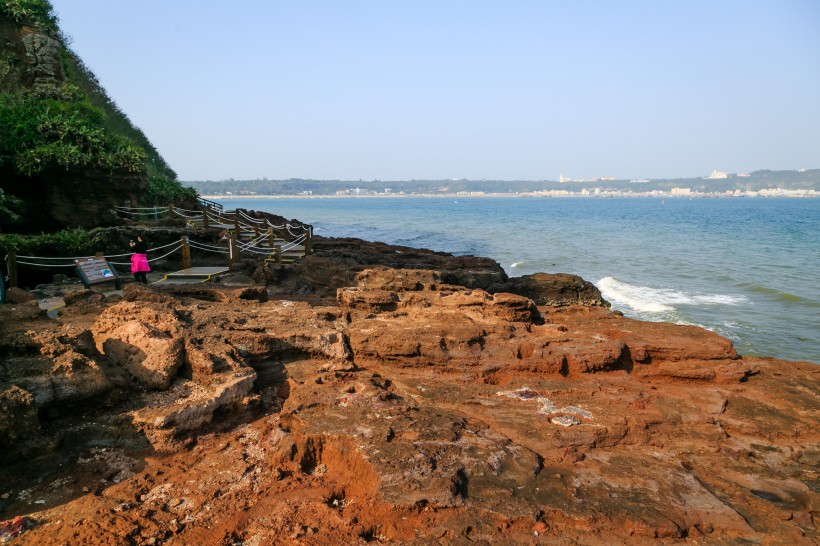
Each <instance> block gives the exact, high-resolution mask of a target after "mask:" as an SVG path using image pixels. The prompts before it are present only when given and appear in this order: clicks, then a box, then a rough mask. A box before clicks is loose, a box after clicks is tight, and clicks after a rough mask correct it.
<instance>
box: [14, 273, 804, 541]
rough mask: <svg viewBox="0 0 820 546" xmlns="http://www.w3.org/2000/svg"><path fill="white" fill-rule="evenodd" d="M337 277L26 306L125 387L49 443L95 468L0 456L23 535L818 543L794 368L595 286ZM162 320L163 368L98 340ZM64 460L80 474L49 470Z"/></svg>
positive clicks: (431, 276) (148, 338) (158, 333)
mask: <svg viewBox="0 0 820 546" xmlns="http://www.w3.org/2000/svg"><path fill="white" fill-rule="evenodd" d="M350 284H351V286H349V287H343V288H339V289H338V291H337V300H336V301H335V302H334V301H333V300H330V299H327V298H322V297H317V296H316V295H311V296H309V297H308V296H305V297H304V298H303V299H302V300H301V301H300V300H298V299H294V298H290V299H283V298H282V297H281V296H276V297H268V294H267V293H266V292H265V290H264V289H261V288H259V287H253V288H237V289H225V288H219V287H216V286H212V287H204V286H197V287H179V288H161V287H156V288H154V287H149V288H145V287H136V286H135V287H133V288H130V287H129V288H128V289H127V290H126V291H125V294H124V297H123V300H122V301H119V302H117V301H112V300H106V301H101V302H98V303H97V304H96V305H97V306H98V307H97V310H96V311H93V310H92V304H90V303H85V304H83V305H82V306H79V305H80V304H77V307H76V308H75V309H74V311H71V308H69V309H68V310H66V313H65V314H64V315H62V316H61V318H59V319H58V321H59V320H65V319H66V318H69V317H70V319H71V320H72V322H74V323H88V324H89V325H90V326H89V329H88V330H86V333H85V334H77V333H76V332H74V331H72V330H69V329H64V330H60V329H57V330H56V331H54V333H53V334H46V333H45V332H46V331H51V330H52V329H53V327H52V329H49V328H47V327H45V324H44V323H42V322H38V321H41V320H42V319H40V318H37V317H38V316H37V315H35V316H33V319H34V323H33V324H35V325H36V326H37V328H38V329H40V332H41V333H38V334H36V335H34V334H32V335H30V336H27V337H26V336H23V337H21V338H20V339H21V340H24V342H23V341H21V343H22V345H21V346H28V345H26V344H29V345H30V346H31V347H33V348H34V349H36V350H37V353H38V354H39V355H40V357H41V358H47V359H52V362H54V363H56V362H57V360H58V359H60V358H66V357H65V356H62V355H66V354H73V353H69V351H68V349H67V348H72V350H73V351H74V352H75V353H77V354H80V355H82V354H86V355H87V354H95V353H94V352H93V351H97V347H101V348H102V349H103V350H105V351H106V353H105V354H102V353H99V352H97V353H96V354H97V355H98V356H97V357H95V358H100V359H102V360H103V361H106V360H107V359H108V358H109V357H114V358H113V360H112V362H111V363H110V364H108V365H103V366H102V369H103V370H104V371H105V372H106V376H107V377H109V378H111V381H112V383H113V384H114V387H113V388H114V389H115V390H122V391H124V392H127V393H128V396H127V397H124V398H123V399H122V401H121V402H119V403H118V404H115V405H114V406H112V407H111V408H110V409H107V410H106V409H104V408H99V409H98V410H97V411H99V412H100V413H99V414H98V416H97V417H95V418H94V421H102V422H108V421H106V418H105V415H106V414H107V413H106V412H113V413H114V414H116V415H117V416H118V417H117V418H116V419H114V421H113V422H116V423H120V425H119V426H120V428H118V429H116V430H117V432H116V434H117V435H116V436H112V438H113V437H116V438H118V440H117V441H116V442H113V443H112V445H113V446H114V447H111V448H108V450H107V451H105V452H102V451H99V450H97V451H94V450H95V449H98V448H96V447H91V446H87V447H85V448H82V446H80V447H79V448H77V449H85V451H81V452H80V455H79V457H75V458H74V459H73V461H92V460H93V461H95V462H94V464H96V465H99V466H97V467H95V468H98V469H99V475H85V474H83V473H82V469H83V468H85V467H83V465H86V464H91V463H88V462H72V464H71V465H69V466H68V467H58V466H57V465H51V466H49V467H48V470H47V471H46V470H43V471H42V472H43V473H44V474H45V475H44V476H41V477H40V478H38V479H39V482H37V483H39V484H40V485H37V483H32V482H27V483H25V484H23V483H19V482H14V481H12V482H9V481H8V476H7V477H6V478H4V479H6V481H5V482H4V481H3V480H2V479H0V490H3V491H10V492H11V496H10V497H9V500H8V502H7V503H6V504H0V515H2V516H3V517H6V516H7V515H9V514H10V513H11V512H12V511H14V512H21V511H23V510H24V509H26V508H27V507H28V508H27V509H28V510H31V509H33V508H34V507H33V506H32V507H30V506H29V505H28V504H26V503H27V502H31V499H33V498H42V499H43V504H42V506H39V507H37V509H38V511H37V512H35V513H34V514H33V517H35V518H36V519H37V520H38V521H41V522H43V523H42V524H41V525H40V526H38V527H35V528H33V529H30V530H28V531H27V532H26V537H27V538H26V540H28V541H32V542H43V543H45V544H49V543H63V542H76V541H83V540H85V541H92V540H94V541H103V542H104V541H110V542H112V543H113V542H117V540H118V538H119V537H121V536H126V535H127V536H129V537H131V538H130V540H132V541H133V542H135V543H145V542H149V541H150V540H151V539H155V540H154V541H155V542H157V541H158V540H159V539H156V537H163V538H162V539H161V540H162V541H167V542H179V543H201V544H212V543H219V542H221V541H223V540H224V538H225V537H226V536H229V537H231V538H230V540H233V541H234V542H235V541H256V542H259V543H269V542H277V541H281V540H285V541H287V540H290V541H292V542H294V543H298V542H304V543H316V544H319V543H366V542H368V541H374V540H377V541H393V542H397V543H408V544H429V543H467V542H483V543H505V544H532V543H533V541H534V540H535V541H536V542H537V541H538V540H541V539H543V540H544V542H558V543H561V542H562V541H563V542H564V543H583V544H612V543H628V544H650V543H651V544H657V543H664V544H678V543H680V544H684V543H688V542H690V541H692V540H693V539H694V540H697V542H698V543H702V544H726V543H733V542H767V541H768V542H772V543H783V544H786V543H789V544H801V543H810V542H811V541H816V540H817V539H818V531H817V528H816V523H815V518H816V514H817V508H816V507H817V503H818V500H820V498H818V493H817V491H816V483H815V482H816V479H817V476H816V468H817V463H818V461H820V450H818V448H817V446H818V445H820V433H819V432H818V430H820V426H818V424H820V411H819V410H818V408H817V403H816V399H817V397H818V381H817V378H818V371H819V370H818V366H817V365H815V364H809V363H791V362H783V361H778V360H774V359H762V358H752V357H742V356H740V355H738V354H737V353H736V352H735V350H734V348H733V347H732V344H731V343H730V342H729V341H728V340H726V339H725V338H722V337H721V336H719V335H717V334H715V333H713V332H709V331H706V330H703V329H700V328H696V327H691V326H681V325H674V324H664V323H646V322H641V321H637V320H633V319H629V318H626V317H624V316H622V315H620V314H619V313H615V312H612V311H610V310H609V309H607V308H606V307H605V306H602V305H562V306H553V305H540V306H539V305H536V303H535V302H534V301H533V300H532V299H530V298H527V297H524V296H521V295H515V294H511V293H507V292H495V293H490V292H488V291H485V290H484V289H481V288H476V287H471V288H468V287H464V286H457V285H454V284H451V283H449V282H448V278H447V276H446V275H445V274H444V273H442V272H441V271H437V270H435V269H429V268H410V269H392V268H389V267H377V268H369V269H363V270H361V271H360V272H358V274H357V275H356V276H355V277H354V278H352V279H351V283H350ZM3 307H8V306H3ZM2 311H3V309H0V312H2ZM71 312H73V313H75V314H71ZM78 313H83V314H84V315H80V314H78ZM83 317H85V318H83ZM133 322H138V323H139V324H141V325H142V327H143V328H144V330H139V331H137V330H132V328H133V326H132V323H133ZM64 328H67V327H64ZM73 332H74V333H73ZM135 332H136V333H135ZM147 332H151V333H147ZM19 333H20V332H19V331H18V334H19ZM92 333H93V335H94V337H93V340H92V339H91V334H92ZM138 334H139V335H138ZM15 335H17V334H15ZM163 336H165V337H167V339H173V340H176V341H179V342H180V343H181V344H182V346H181V348H179V349H178V350H179V354H181V355H182V356H181V357H180V358H181V362H182V364H181V365H179V367H175V366H176V362H177V360H176V359H177V357H176V356H170V355H176V354H177V352H176V351H177V349H174V350H173V351H171V350H169V346H170V345H169V344H168V343H165V345H163V344H162V343H160V345H161V346H162V347H164V348H163V349H162V350H161V351H159V353H158V354H161V355H165V356H163V357H162V358H159V356H157V357H156V359H157V361H163V362H167V363H169V367H168V368H164V369H167V370H169V371H168V376H169V377H170V378H171V381H170V383H169V385H168V387H167V389H166V388H165V387H164V386H163V385H164V382H161V384H155V385H154V386H152V387H151V388H147V387H148V385H149V384H148V383H146V382H145V380H144V379H140V376H138V375H137V374H133V377H132V375H130V374H132V373H133V371H134V370H136V369H137V368H135V367H134V366H133V364H134V361H133V360H129V359H128V358H130V357H128V358H126V357H123V356H122V355H120V353H118V352H117V350H116V348H115V349H114V350H112V353H111V355H109V354H108V352H107V349H106V347H107V346H106V341H109V340H112V339H115V340H120V341H121V342H122V343H123V344H131V345H135V346H138V348H139V349H140V350H142V351H146V349H149V346H150V345H152V344H153V343H154V342H155V341H157V340H161V339H164V337H163ZM57 338H59V339H63V340H64V341H63V342H62V343H63V344H62V345H58V344H53V345H52V342H51V341H46V340H47V339H48V340H50V339H57ZM7 339H10V338H7ZM37 340H40V341H37ZM83 340H85V342H83ZM38 343H39V344H40V345H38ZM143 344H144V345H143ZM40 346H48V347H52V346H53V347H54V349H53V350H50V352H49V351H47V352H46V353H43V352H42V351H41V350H40V349H39V347H40ZM5 347H10V345H9V344H8V343H7V344H6V345H5ZM61 347H62V348H61ZM6 350H7V351H8V350H9V349H6ZM89 351H91V352H90V353H89ZM122 354H124V355H130V353H128V352H127V351H124V352H123V353H122ZM146 354H147V353H146ZM74 358H75V359H76V358H79V357H74ZM171 362H174V364H173V365H171V364H170V363H171ZM81 364H82V365H83V366H85V364H83V363H82V362H81ZM52 365H53V364H52ZM116 370H122V371H128V372H129V373H128V374H126V375H125V376H124V377H120V379H118V380H115V376H116V373H115V372H116ZM172 370H173V371H172ZM4 389H6V390H0V392H2V393H5V394H0V404H3V405H2V407H4V408H5V407H7V406H8V407H9V408H17V409H15V410H14V411H16V412H17V413H16V414H15V415H19V416H20V417H19V418H20V419H22V420H23V421H24V422H27V423H29V424H30V425H31V427H30V428H31V429H32V430H33V431H34V432H36V431H35V430H34V424H35V423H34V421H33V416H34V415H35V414H33V413H32V407H33V406H32V403H33V398H34V396H33V395H32V394H30V393H28V392H26V391H25V389H24V388H23V387H19V386H17V385H16V384H15V385H13V386H12V385H8V384H6V386H5V387H4ZM14 389H17V390H14ZM4 401H7V402H4ZM5 423H7V421H2V420H0V435H3V434H5V437H7V438H11V437H12V436H11V429H10V427H9V426H8V425H6V424H5ZM4 427H5V428H4ZM53 427H54V425H53V424H52V425H51V426H50V428H49V430H50V431H51V430H53V429H54V428H53ZM128 427H133V430H130V432H129V429H128ZM129 435H132V436H134V435H136V436H134V437H135V438H137V439H139V438H145V439H147V440H148V441H149V442H150V443H151V447H150V449H148V450H146V448H145V447H143V448H141V450H140V451H138V450H136V449H134V448H129V447H128V446H129V445H140V444H139V443H138V442H137V440H132V441H131V443H130V444H129V443H127V442H124V441H123V440H122V438H126V437H131V436H129ZM46 436H47V434H45V433H43V437H46ZM75 436H76V434H75ZM68 437H72V435H71V434H68ZM15 438H16V437H15ZM94 441H95V442H99V441H100V436H95V439H94ZM63 449H66V447H63ZM55 453H59V450H58V451H56V452H55ZM140 460H142V461H143V462H140ZM16 464H17V465H20V464H23V463H16ZM9 468H10V470H11V471H14V470H15V469H16V468H17V467H9ZM72 468H73V470H72ZM125 470H127V472H125ZM72 472H73V474H72ZM14 475H15V476H19V475H22V474H20V473H19V472H18V473H15V474H14ZM77 475H79V476H86V477H84V478H83V480H84V481H83V482H82V483H83V484H84V486H85V487H86V488H87V489H88V490H89V491H95V492H96V493H88V494H85V493H83V492H82V491H81V489H80V483H76V482H71V481H65V482H63V481H61V480H63V479H67V478H66V477H67V476H77ZM100 476H108V477H109V478H111V481H101V478H100ZM191 476H196V477H197V479H196V481H192V480H191ZM75 479H76V478H75ZM47 484H64V485H59V486H55V487H51V486H49V485H47ZM23 492H25V494H24V493H23ZM91 514H96V515H98V516H97V517H99V518H100V519H99V520H97V519H93V521H95V522H96V523H95V524H94V525H91V524H89V523H88V522H90V521H92V519H90V518H89V516H90V515H91ZM57 521H59V522H61V523H60V525H54V524H53V523H52V522H57ZM81 522H84V523H81ZM283 537H284V539H283Z"/></svg>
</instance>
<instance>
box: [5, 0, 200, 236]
mask: <svg viewBox="0 0 820 546" xmlns="http://www.w3.org/2000/svg"><path fill="white" fill-rule="evenodd" d="M67 43H68V40H67V39H66V37H65V36H63V35H62V33H61V32H60V31H59V28H58V27H57V18H56V16H55V15H54V12H53V9H52V6H51V4H50V3H49V2H48V1H47V0H0V44H2V45H1V46H0V47H2V50H0V181H2V182H0V183H1V184H2V189H3V190H4V202H5V203H6V205H5V206H4V208H8V209H9V211H12V212H14V215H11V214H9V215H5V214H4V215H2V216H0V229H1V230H9V229H14V230H16V231H43V230H49V229H58V228H65V227H76V226H82V227H90V226H96V225H101V224H106V223H111V222H114V221H116V219H115V215H114V213H113V212H112V211H113V209H114V207H116V206H117V205H123V204H137V203H141V204H144V205H155V204H168V203H189V202H191V201H192V200H194V199H195V198H196V192H195V191H194V190H192V189H190V188H183V187H182V186H181V185H180V184H179V182H178V181H177V177H176V173H175V172H174V171H173V170H172V169H171V168H170V167H169V166H168V164H167V163H166V162H165V161H164V159H163V158H162V157H161V156H160V154H159V153H158V152H157V150H156V149H155V148H154V147H153V146H152V145H151V143H150V142H149V141H148V139H147V138H146V136H145V135H144V134H143V132H142V131H140V130H139V129H138V128H136V127H134V125H133V124H132V123H131V121H130V120H129V119H128V117H127V116H126V115H125V114H124V113H123V112H122V111H121V110H120V109H119V108H118V107H117V105H116V104H115V103H114V101H113V100H111V99H110V97H108V95H107V94H106V92H105V91H104V90H103V88H102V86H101V85H100V84H99V82H98V81H97V79H96V77H95V76H94V74H93V73H92V72H91V71H90V70H89V69H88V68H87V67H86V66H85V65H84V64H83V62H82V60H81V59H79V57H77V55H75V54H74V53H73V52H72V51H71V50H70V49H69V48H68V47H67V45H66V44H67ZM9 207H12V208H9ZM15 215H16V216H15Z"/></svg>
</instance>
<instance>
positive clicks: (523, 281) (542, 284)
mask: <svg viewBox="0 0 820 546" xmlns="http://www.w3.org/2000/svg"><path fill="white" fill-rule="evenodd" d="M487 290H488V291H489V292H492V293H495V292H512V293H513V294H519V295H521V296H525V297H527V298H530V299H531V300H532V301H534V302H535V304H536V305H550V306H555V307H562V306H566V305H600V306H603V307H609V306H610V304H609V302H608V301H606V300H605V299H604V298H603V296H601V291H600V290H598V288H597V287H596V286H595V285H594V284H592V283H591V282H589V281H585V280H584V279H582V278H581V277H579V276H578V275H568V274H566V273H535V274H533V275H523V276H521V277H511V278H509V279H507V281H506V282H502V283H499V284H495V285H492V286H490V287H489V288H488V289H487Z"/></svg>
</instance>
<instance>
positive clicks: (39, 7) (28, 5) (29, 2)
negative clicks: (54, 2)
mask: <svg viewBox="0 0 820 546" xmlns="http://www.w3.org/2000/svg"><path fill="white" fill-rule="evenodd" d="M0 13H2V14H4V15H6V16H8V17H9V18H10V19H12V20H14V21H15V22H17V23H34V24H37V25H39V26H41V27H43V28H47V29H49V30H55V29H56V28H57V17H56V16H55V15H54V12H53V10H52V7H51V4H50V3H49V2H48V1H47V0H0Z"/></svg>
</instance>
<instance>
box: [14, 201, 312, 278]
mask: <svg viewBox="0 0 820 546" xmlns="http://www.w3.org/2000/svg"><path fill="white" fill-rule="evenodd" d="M119 209H127V207H118V211H119V212H133V213H135V214H154V211H155V210H156V211H157V213H159V212H160V208H159V207H157V208H156V209H154V208H153V207H139V208H137V207H135V208H133V209H131V210H119ZM145 210H147V211H150V212H148V213H141V212H139V211H145ZM169 211H172V212H173V213H174V214H176V215H179V216H182V217H184V218H188V219H190V218H203V219H206V218H207V219H211V220H212V221H214V222H217V223H222V222H225V223H226V224H228V225H231V226H232V227H233V228H234V229H229V233H232V235H231V236H230V239H229V240H228V246H227V247H225V246H222V245H218V244H208V243H205V242H202V241H194V240H191V239H190V238H189V237H183V238H182V240H180V241H172V242H170V243H168V244H165V245H161V246H158V247H154V248H151V249H148V253H149V255H150V254H153V253H156V252H160V251H164V253H163V254H162V255H160V256H156V257H152V258H149V259H148V262H156V261H159V260H163V259H165V258H167V257H168V256H170V255H172V254H174V253H175V252H178V251H180V250H182V262H183V264H187V265H184V267H190V261H191V260H190V258H191V256H190V251H191V249H195V250H197V251H200V252H204V253H214V254H222V255H225V254H227V255H228V264H229V266H232V264H234V263H235V262H236V260H237V259H238V258H239V257H240V256H241V254H242V253H246V254H255V255H259V256H266V257H271V256H276V260H275V261H276V262H277V263H278V262H280V260H281V257H282V253H284V252H291V251H296V252H298V253H299V255H300V256H303V255H305V254H308V253H309V252H310V239H311V227H310V226H308V225H304V224H302V225H299V224H290V223H286V224H284V225H283V226H275V225H273V224H272V223H271V222H270V221H269V220H268V219H264V220H263V219H254V218H252V217H250V216H248V215H247V214H246V213H244V212H242V211H241V210H238V211H233V212H229V213H228V214H233V215H234V218H232V219H230V220H229V219H227V218H226V217H225V216H224V214H216V215H214V214H212V212H211V211H210V210H203V211H190V210H186V209H177V208H174V207H168V208H165V209H163V212H169ZM183 212H188V213H191V214H192V215H193V216H188V215H186V214H183ZM240 218H244V219H247V220H248V221H250V222H252V223H254V224H256V225H249V224H248V223H245V222H241V221H239V219H240ZM264 226H268V227H267V228H265V227H264ZM237 228H238V229H237ZM283 228H284V231H287V233H288V234H289V235H290V236H291V237H292V238H293V239H292V240H291V241H288V242H285V241H282V239H281V238H278V236H277V238H276V239H274V236H273V231H272V230H273V229H275V230H279V231H281V230H283ZM294 230H297V231H298V230H303V232H302V233H301V234H299V235H297V234H296V233H294ZM248 232H253V233H254V234H255V237H251V238H250V240H247V241H238V240H237V237H240V236H245V237H247V235H249V233H248ZM274 240H275V241H276V242H274ZM222 241H223V242H224V241H225V238H223V239H222ZM130 255H131V253H123V254H105V255H103V254H97V255H95V256H58V257H55V256H28V255H21V256H18V255H17V254H16V253H15V252H10V253H9V254H8V255H6V257H5V261H6V263H7V264H8V268H7V271H8V278H9V283H10V285H11V286H17V266H18V265H20V266H25V267H28V268H34V269H50V268H53V269H69V268H70V269H74V268H76V267H77V263H76V262H79V261H84V260H92V259H95V258H97V259H99V258H101V257H104V258H105V260H106V261H108V263H110V264H111V265H112V266H114V265H116V266H130V265H131V264H130V262H122V261H112V260H113V259H115V258H122V257H125V256H130ZM292 256H293V254H291V257H292ZM268 261H270V260H268Z"/></svg>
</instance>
